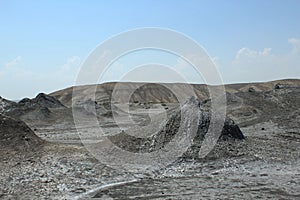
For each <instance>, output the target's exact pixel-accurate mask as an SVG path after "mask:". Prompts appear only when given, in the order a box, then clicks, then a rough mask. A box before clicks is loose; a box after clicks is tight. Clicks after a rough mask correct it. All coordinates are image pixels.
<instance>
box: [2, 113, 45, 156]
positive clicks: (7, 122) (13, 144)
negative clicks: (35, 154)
mask: <svg viewBox="0 0 300 200" xmlns="http://www.w3.org/2000/svg"><path fill="white" fill-rule="evenodd" d="M0 124H1V126H0V144H1V145H0V148H1V149H7V148H9V149H12V150H17V151H27V150H29V151H32V150H36V149H38V148H39V147H40V146H41V144H43V143H44V142H43V140H41V139H40V138H39V137H38V136H36V135H35V134H34V132H33V131H32V130H31V129H30V128H29V127H28V126H27V125H26V124H25V123H24V122H22V121H20V120H16V119H13V118H11V117H8V116H5V115H2V114H0Z"/></svg>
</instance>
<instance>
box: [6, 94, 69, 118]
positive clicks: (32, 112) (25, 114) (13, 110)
mask: <svg viewBox="0 0 300 200" xmlns="http://www.w3.org/2000/svg"><path fill="white" fill-rule="evenodd" d="M63 108H66V107H65V106H64V105H63V104H62V103H61V102H60V101H59V100H57V99H56V98H55V97H52V96H49V95H46V94H44V93H40V94H38V95H37V96H36V97H35V98H33V99H29V98H24V99H22V100H21V101H20V102H18V103H15V104H13V105H10V106H7V107H6V109H5V110H4V111H3V113H4V114H5V115H8V116H11V117H13V118H18V119H21V120H24V121H26V122H28V120H48V119H51V117H52V114H53V113H52V111H51V110H50V109H63ZM53 117H54V116H53Z"/></svg>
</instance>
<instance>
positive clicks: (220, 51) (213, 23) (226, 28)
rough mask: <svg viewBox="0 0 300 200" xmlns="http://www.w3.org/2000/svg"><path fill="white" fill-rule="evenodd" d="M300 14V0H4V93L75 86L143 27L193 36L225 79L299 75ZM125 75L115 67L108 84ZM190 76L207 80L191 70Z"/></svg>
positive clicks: (0, 71)
mask: <svg viewBox="0 0 300 200" xmlns="http://www.w3.org/2000/svg"><path fill="white" fill-rule="evenodd" d="M299 19H300V1H298V0H286V1H282V0H272V1H269V0H226V1H225V0H219V1H216V0H210V1H201V0H195V1H194V0H189V1H182V0H181V1H179V0H177V1H176V0H163V1H161V0H119V1H114V0H110V1H105V0H102V1H101V0H98V1H91V0H90V1H83V0H82V1H79V0H68V1H67V0H65V1H58V0H57V1H55V0H51V1H50V0H49V1H29V0H26V1H20V0H19V1H14V0H10V1H7V0H2V1H0V32H1V37H0V96H3V97H5V98H9V99H20V98H23V97H25V96H28V97H33V96H35V95H36V94H37V93H39V92H51V91H54V90H57V89H62V88H65V87H68V86H71V85H73V84H74V80H75V79H76V75H77V72H78V69H79V67H80V65H81V64H82V62H83V61H84V60H85V59H86V58H87V56H88V55H89V53H90V52H91V51H92V50H93V49H94V48H95V47H96V46H97V45H99V44H100V43H101V42H103V41H104V40H106V39H107V38H109V37H111V36H113V35H116V34H118V33H120V32H124V31H127V30H130V29H135V28H141V27H162V28H168V29H173V30H175V31H179V32H181V33H184V34H186V35H187V36H189V37H191V38H193V39H194V40H196V41H197V42H198V43H199V44H201V45H202V46H203V47H204V48H205V49H206V51H207V52H208V53H209V55H210V56H211V57H212V58H213V59H214V61H215V62H216V64H217V65H218V67H219V70H220V72H221V75H222V78H223V80H224V82H225V83H232V82H249V81H266V80H272V79H280V78H300V20H299ZM151 56H152V57H157V55H154V56H153V53H151V52H150V53H149V52H146V53H144V54H143V56H140V57H139V56H132V59H134V57H139V59H140V60H141V58H143V57H147V58H145V60H149V58H152V57H151ZM160 56H161V57H163V56H166V55H164V54H161V55H160ZM166 57H168V56H166ZM169 57H170V60H172V59H174V58H171V57H172V56H169ZM129 58H130V57H129ZM129 58H127V59H123V61H122V60H121V61H120V62H119V63H118V65H116V67H119V68H120V70H119V71H120V72H122V73H125V72H126V71H128V70H130V69H131V67H132V65H133V63H135V62H134V60H131V61H130V59H129ZM126 60H127V61H126ZM128 60H129V61H128ZM157 60H159V58H157ZM173 61H174V60H172V61H170V62H169V63H170V64H172V63H173V64H174V65H176V63H174V62H173ZM121 62H122V63H121ZM185 67H187V68H188V67H189V66H185ZM187 71H188V70H187ZM108 73H109V71H108ZM114 75H115V76H114ZM191 75H192V73H191ZM120 76H122V74H121V73H120V74H114V73H113V72H111V73H110V74H107V81H109V80H118V79H119V78H120ZM187 79H188V81H189V82H201V81H200V79H197V78H196V77H193V76H190V77H189V74H187ZM150 80H151V79H150Z"/></svg>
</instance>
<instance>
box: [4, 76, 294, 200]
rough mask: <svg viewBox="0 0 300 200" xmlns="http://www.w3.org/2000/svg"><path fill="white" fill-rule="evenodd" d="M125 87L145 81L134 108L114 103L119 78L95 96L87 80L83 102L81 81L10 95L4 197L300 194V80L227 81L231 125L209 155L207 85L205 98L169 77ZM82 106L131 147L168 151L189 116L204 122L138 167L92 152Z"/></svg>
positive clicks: (134, 99)
mask: <svg viewBox="0 0 300 200" xmlns="http://www.w3.org/2000/svg"><path fill="white" fill-rule="evenodd" d="M121 84H122V90H121V91H120V92H121V93H122V92H126V90H128V89H130V88H136V87H137V88H139V89H138V90H136V91H135V92H134V93H133V94H132V96H131V98H130V103H129V105H128V107H129V111H128V112H127V111H126V110H124V109H123V107H122V106H123V105H121V104H118V102H116V103H113V104H111V100H112V99H111V96H112V93H113V90H114V87H115V85H116V83H105V84H101V85H97V87H96V93H95V94H96V96H95V97H96V98H95V100H91V99H90V98H89V97H90V95H89V94H91V93H92V92H95V91H94V88H95V87H93V86H78V87H77V88H75V89H76V90H77V92H76V94H77V96H74V98H73V100H74V102H76V103H75V104H74V102H73V107H72V92H73V89H74V88H67V89H64V90H61V91H57V92H54V93H51V94H49V95H47V94H42V93H41V94H38V95H37V96H36V97H35V98H33V99H27V98H25V99H23V100H21V101H19V102H18V103H16V102H13V101H9V100H6V99H3V98H0V124H1V126H0V142H1V147H0V151H1V152H0V153H1V157H0V160H1V165H0V173H1V176H0V177H1V178H0V198H3V199H49V198H50V199H81V198H102V199H130V198H131V199H134V198H137V199H199V198H205V199H224V198H225V199H230V198H240V199H256V198H263V199H265V198H271V199H299V198H300V187H299V184H300V160H299V158H300V80H279V81H272V82H267V83H250V84H232V85H226V86H225V88H226V98H227V117H226V120H225V123H224V126H223V131H222V133H221V137H220V138H219V140H218V143H217V144H216V146H215V147H214V149H213V150H212V151H211V152H210V153H209V154H208V155H207V156H206V157H204V158H200V157H198V153H199V149H200V148H201V145H202V142H203V140H204V138H205V135H206V133H207V129H208V126H209V124H210V119H211V113H210V110H209V108H210V103H211V102H210V100H209V93H208V90H207V88H206V86H205V85H193V88H194V91H195V93H196V95H197V99H196V98H190V99H188V100H187V102H186V103H185V104H184V105H180V104H179V103H178V99H177V98H176V96H175V95H174V94H172V92H171V90H169V89H167V88H166V87H163V86H160V85H159V84H153V83H151V84H143V85H142V84H141V83H121ZM168 87H169V88H172V87H181V84H177V85H176V84H173V85H172V84H170V85H169V86H168ZM126 88H127V89H126ZM78 91H79V92H78ZM189 106H192V107H189ZM193 106H194V107H193ZM195 106H196V107H197V109H199V112H194V111H195V110H197V109H195V108H196V107H195ZM191 108H194V109H191ZM182 110H186V112H181V111H182ZM74 111H75V112H78V113H80V118H82V119H83V120H85V121H86V122H87V124H89V122H90V121H91V119H94V118H95V117H96V119H97V120H98V126H100V127H101V128H102V130H103V131H104V132H105V133H106V134H109V135H111V136H109V138H110V140H111V141H112V142H113V143H114V144H115V145H117V146H118V147H120V148H122V149H125V150H127V151H130V152H144V153H145V152H154V151H156V150H157V149H160V148H162V147H163V146H164V145H166V144H168V143H169V142H170V141H171V140H172V138H173V137H175V136H176V134H177V133H180V128H179V127H185V126H182V124H180V123H183V124H188V123H192V124H196V127H197V130H198V131H197V135H196V137H195V138H194V140H193V142H192V145H191V146H190V147H187V149H186V152H185V153H184V154H182V155H180V156H179V157H178V159H177V160H176V161H175V162H174V163H172V164H171V165H169V166H167V167H165V168H162V169H160V170H156V171H149V173H132V172H128V171H120V170H116V169H113V168H111V167H109V166H107V165H105V164H103V163H101V162H99V161H98V160H97V159H96V158H94V157H93V156H92V155H91V153H90V152H89V151H87V150H86V149H85V147H84V146H83V145H82V141H81V139H82V138H80V137H79V135H78V133H77V130H78V128H79V130H82V131H86V132H87V133H89V136H90V138H87V139H88V140H91V141H92V140H94V138H93V137H94V133H95V132H96V128H97V127H94V124H92V125H91V126H86V127H75V124H74V118H73V114H72V112H74ZM184 113H187V115H186V114H184ZM128 116H129V118H130V120H128ZM196 116H197V117H199V118H197V117H196ZM114 117H117V118H114ZM115 119H118V122H121V123H119V124H118V123H117V122H116V121H115ZM136 124H137V125H138V126H134V125H136ZM76 128H77V129H76ZM141 131H143V132H142V133H141ZM153 133H154V134H153ZM139 134H143V135H144V136H147V137H146V138H140V137H136V135H139ZM134 136H135V137H134Z"/></svg>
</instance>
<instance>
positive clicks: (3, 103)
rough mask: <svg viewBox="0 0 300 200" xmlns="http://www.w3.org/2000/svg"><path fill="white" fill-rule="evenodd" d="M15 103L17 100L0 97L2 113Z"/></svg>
mask: <svg viewBox="0 0 300 200" xmlns="http://www.w3.org/2000/svg"><path fill="white" fill-rule="evenodd" d="M15 105H16V103H15V102H13V101H9V100H7V99H4V98H2V97H0V113H4V112H5V111H6V110H7V109H9V108H10V107H12V106H15Z"/></svg>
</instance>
